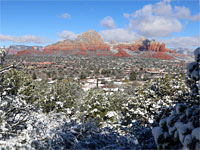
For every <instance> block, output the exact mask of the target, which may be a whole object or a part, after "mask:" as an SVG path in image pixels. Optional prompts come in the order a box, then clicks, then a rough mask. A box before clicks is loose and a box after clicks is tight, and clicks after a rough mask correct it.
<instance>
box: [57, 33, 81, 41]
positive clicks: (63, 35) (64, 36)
mask: <svg viewBox="0 0 200 150" xmlns="http://www.w3.org/2000/svg"><path fill="white" fill-rule="evenodd" d="M58 36H59V37H60V38H61V39H70V40H74V39H75V38H76V37H77V36H78V34H75V33H74V32H71V31H62V32H61V33H59V34H58Z"/></svg>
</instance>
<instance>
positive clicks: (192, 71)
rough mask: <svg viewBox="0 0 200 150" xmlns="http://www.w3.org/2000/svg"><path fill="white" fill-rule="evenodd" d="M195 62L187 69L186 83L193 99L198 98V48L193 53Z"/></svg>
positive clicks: (199, 57)
mask: <svg viewBox="0 0 200 150" xmlns="http://www.w3.org/2000/svg"><path fill="white" fill-rule="evenodd" d="M194 56H195V62H191V63H190V64H189V65H188V69H187V75H188V78H187V80H186V81H187V83H188V86H189V87H190V88H191V90H192V93H191V95H192V96H193V97H194V99H197V98H199V93H200V47H199V48H197V49H196V50H195V51H194Z"/></svg>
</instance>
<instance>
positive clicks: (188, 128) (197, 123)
mask: <svg viewBox="0 0 200 150" xmlns="http://www.w3.org/2000/svg"><path fill="white" fill-rule="evenodd" d="M194 54H195V62H192V63H190V64H189V65H188V71H187V74H188V77H189V79H188V80H187V83H188V85H189V87H190V88H191V91H192V93H191V94H190V95H191V97H190V98H189V99H188V100H187V101H183V102H182V103H179V104H177V105H176V107H172V108H169V109H168V111H167V112H165V113H162V118H161V120H160V122H159V126H157V127H155V128H153V130H152V133H153V136H154V139H155V142H156V145H157V148H158V149H169V148H170V149H177V148H182V149H187V150H188V149H191V150H192V149H195V150H198V149H200V120H199V115H200V106H199V90H200V87H199V79H200V74H199V72H200V68H199V62H200V48H197V49H196V50H195V52H194Z"/></svg>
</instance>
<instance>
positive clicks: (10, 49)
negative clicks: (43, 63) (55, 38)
mask: <svg viewBox="0 0 200 150" xmlns="http://www.w3.org/2000/svg"><path fill="white" fill-rule="evenodd" d="M31 49H34V50H37V51H42V49H43V47H42V46H27V45H10V46H9V47H8V48H6V50H7V51H8V54H9V55H16V54H17V53H18V52H20V51H22V50H23V51H24V50H31ZM23 51H22V52H23ZM22 52H20V53H22ZM26 53H31V52H26ZM26 53H25V54H26ZM22 54H23V53H22Z"/></svg>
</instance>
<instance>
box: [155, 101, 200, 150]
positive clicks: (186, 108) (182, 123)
mask: <svg viewBox="0 0 200 150" xmlns="http://www.w3.org/2000/svg"><path fill="white" fill-rule="evenodd" d="M199 114H200V106H198V105H193V106H191V105H188V104H177V105H176V107H175V110H172V111H170V112H168V114H165V115H167V117H163V119H161V120H160V122H159V126H158V127H155V128H153V129H152V133H153V136H154V139H155V142H156V144H157V148H158V149H169V148H170V149H178V148H181V147H183V148H184V149H195V150H198V149H199V148H200V120H199ZM175 143H176V144H175Z"/></svg>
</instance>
